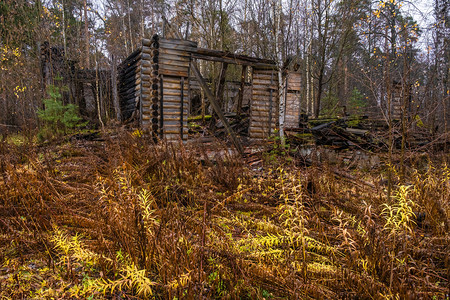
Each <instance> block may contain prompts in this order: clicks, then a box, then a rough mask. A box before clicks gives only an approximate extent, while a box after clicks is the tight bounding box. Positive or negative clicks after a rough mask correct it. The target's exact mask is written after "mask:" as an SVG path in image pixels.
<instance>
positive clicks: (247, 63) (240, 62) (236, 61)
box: [192, 53, 276, 70]
mask: <svg viewBox="0 0 450 300" xmlns="http://www.w3.org/2000/svg"><path fill="white" fill-rule="evenodd" d="M192 58H196V59H203V60H207V61H216V62H222V63H224V62H226V63H228V64H234V65H244V66H252V67H255V68H258V69H268V70H273V69H275V68H276V66H275V65H272V64H268V63H259V62H252V61H248V60H241V59H238V58H228V57H218V56H209V55H203V54H198V53H192Z"/></svg>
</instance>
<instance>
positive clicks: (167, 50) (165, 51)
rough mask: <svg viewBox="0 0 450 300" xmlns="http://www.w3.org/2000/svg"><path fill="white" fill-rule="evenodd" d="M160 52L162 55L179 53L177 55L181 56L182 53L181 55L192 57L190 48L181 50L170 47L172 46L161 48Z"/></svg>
mask: <svg viewBox="0 0 450 300" xmlns="http://www.w3.org/2000/svg"><path fill="white" fill-rule="evenodd" d="M159 53H160V55H163V56H164V55H166V54H169V55H177V56H179V55H181V56H184V57H187V58H189V59H190V57H191V53H192V52H191V51H188V50H179V49H170V48H160V49H159Z"/></svg>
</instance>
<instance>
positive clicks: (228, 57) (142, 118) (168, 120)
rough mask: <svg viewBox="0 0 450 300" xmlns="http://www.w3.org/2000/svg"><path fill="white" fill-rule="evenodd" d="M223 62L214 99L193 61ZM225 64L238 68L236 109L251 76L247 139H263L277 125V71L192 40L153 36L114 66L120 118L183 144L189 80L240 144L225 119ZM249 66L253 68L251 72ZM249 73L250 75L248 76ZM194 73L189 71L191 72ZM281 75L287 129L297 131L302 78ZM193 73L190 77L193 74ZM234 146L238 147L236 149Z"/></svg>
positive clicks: (271, 63) (266, 63) (269, 63)
mask: <svg viewBox="0 0 450 300" xmlns="http://www.w3.org/2000/svg"><path fill="white" fill-rule="evenodd" d="M200 59H201V60H207V61H213V62H220V63H222V71H221V75H220V78H219V80H218V87H217V88H216V94H215V95H214V94H213V93H212V92H211V90H210V88H209V86H208V84H207V81H206V80H205V79H204V78H203V77H202V75H201V74H200V72H199V69H198V67H197V65H196V63H195V61H194V60H200ZM228 64H237V65H242V66H243V67H242V76H241V82H240V83H239V88H238V91H237V92H236V95H234V96H233V97H234V99H236V100H237V103H238V104H237V107H236V108H237V111H238V113H240V109H241V106H242V103H243V102H244V100H243V97H244V87H246V82H245V74H246V73H251V81H250V84H249V86H248V89H249V91H251V93H248V95H251V96H250V99H248V100H247V101H248V103H249V105H250V126H249V136H250V137H251V138H256V139H262V138H267V137H269V136H271V135H273V134H274V133H275V130H276V129H277V127H278V118H279V115H278V103H279V101H278V93H279V92H278V88H279V84H278V73H277V66H276V64H275V62H274V61H271V60H267V59H260V58H255V57H250V56H246V55H238V54H233V53H229V52H225V51H218V50H211V49H205V48H198V47H197V44H196V43H195V42H192V41H187V40H182V39H166V38H160V37H159V36H158V35H154V36H153V37H152V39H150V40H146V39H144V40H142V41H141V44H140V45H139V47H138V48H137V50H135V51H134V52H133V53H132V54H131V55H130V56H129V57H128V58H127V59H125V60H124V61H123V62H122V63H121V64H120V65H119V67H118V71H119V73H118V82H119V84H118V89H119V98H120V106H121V110H122V119H123V120H137V121H138V123H139V125H140V126H141V127H142V128H143V129H144V130H145V131H147V132H149V133H151V134H152V135H153V136H154V137H155V138H156V137H158V138H161V139H162V138H164V139H168V140H186V139H187V133H188V126H187V118H188V112H189V108H190V94H191V93H190V82H191V80H192V78H195V81H194V82H193V86H195V87H196V88H197V90H198V88H199V87H201V89H202V90H203V91H204V93H205V95H206V97H207V98H208V100H209V101H210V103H211V105H212V107H213V108H214V111H215V112H216V113H217V115H218V116H219V118H220V119H221V120H222V122H223V123H224V125H225V127H226V128H227V131H228V133H229V134H230V135H231V136H232V139H233V142H234V143H235V144H238V143H239V142H237V141H236V137H235V135H234V133H233V132H232V130H230V128H228V126H229V125H228V124H227V121H226V120H225V117H224V115H223V111H222V109H223V107H224V106H225V105H224V101H225V100H224V86H225V85H226V83H225V72H226V69H227V66H228ZM249 68H251V69H249ZM250 70H251V72H250ZM191 71H192V72H191ZM291 73H292V72H290V71H287V70H286V72H285V76H284V77H283V84H284V86H283V91H285V93H286V95H285V97H286V109H285V111H286V116H285V118H286V120H287V123H288V126H290V127H298V123H299V121H300V96H299V95H300V93H299V90H300V75H299V74H298V73H292V74H291ZM192 74H193V75H194V76H192ZM237 148H240V146H238V145H237Z"/></svg>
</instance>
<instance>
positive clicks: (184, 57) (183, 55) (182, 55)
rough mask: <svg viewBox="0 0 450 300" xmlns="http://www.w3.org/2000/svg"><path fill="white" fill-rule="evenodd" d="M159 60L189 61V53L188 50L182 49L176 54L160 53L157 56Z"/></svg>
mask: <svg viewBox="0 0 450 300" xmlns="http://www.w3.org/2000/svg"><path fill="white" fill-rule="evenodd" d="M159 60H160V61H161V60H177V61H190V60H191V55H190V54H189V52H182V51H179V53H178V54H168V53H161V54H160V56H159Z"/></svg>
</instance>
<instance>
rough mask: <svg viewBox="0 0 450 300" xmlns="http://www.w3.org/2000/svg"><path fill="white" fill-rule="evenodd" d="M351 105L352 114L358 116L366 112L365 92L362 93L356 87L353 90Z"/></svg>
mask: <svg viewBox="0 0 450 300" xmlns="http://www.w3.org/2000/svg"><path fill="white" fill-rule="evenodd" d="M349 106H350V107H349V109H350V111H351V113H352V114H354V115H357V116H359V115H362V114H364V110H365V108H366V106H367V102H366V99H364V96H363V94H361V92H360V91H359V90H358V89H357V88H356V87H355V88H354V89H353V90H352V95H351V96H350V101H349Z"/></svg>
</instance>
